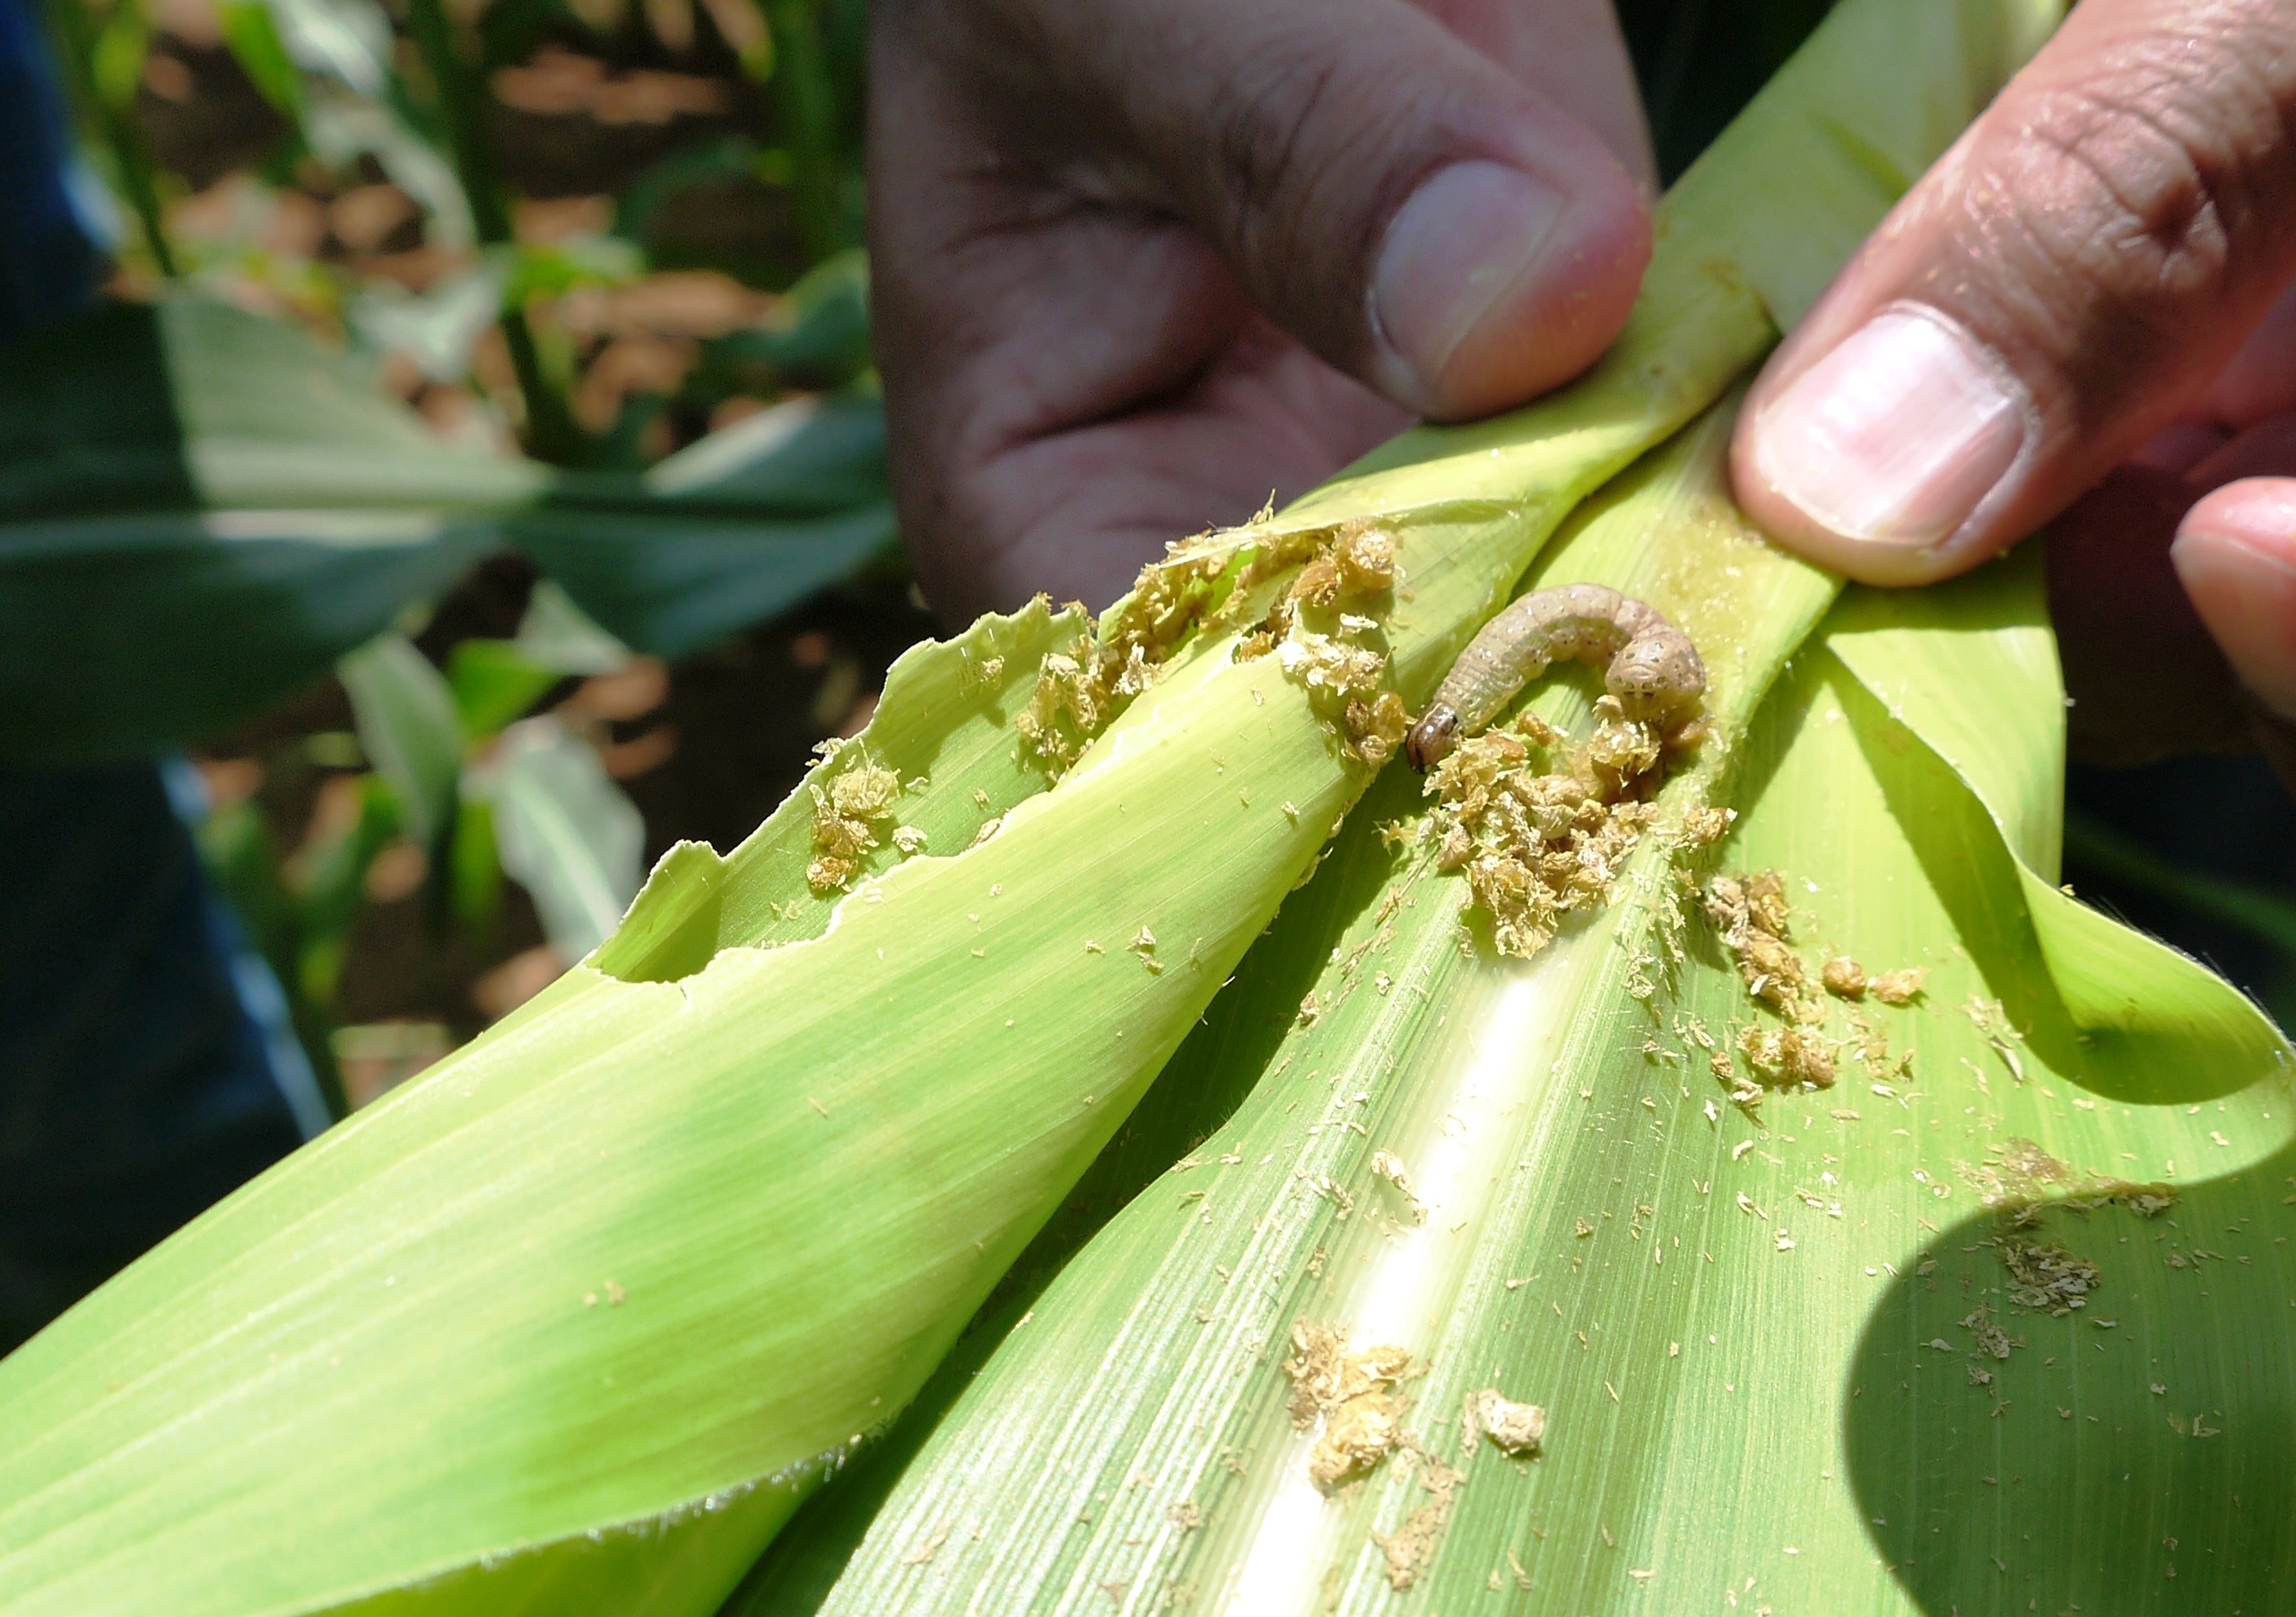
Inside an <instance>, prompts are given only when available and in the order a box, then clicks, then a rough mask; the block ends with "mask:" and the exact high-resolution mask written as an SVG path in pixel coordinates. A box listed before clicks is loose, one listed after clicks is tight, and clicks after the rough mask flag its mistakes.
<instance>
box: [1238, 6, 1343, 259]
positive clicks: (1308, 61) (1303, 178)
mask: <svg viewBox="0 0 2296 1617" xmlns="http://www.w3.org/2000/svg"><path fill="white" fill-rule="evenodd" d="M1340 77H1341V74H1340V69H1339V66H1338V65H1337V64H1336V63H1335V62H1333V61H1331V60H1330V59H1329V58H1328V57H1323V56H1321V55H1320V54H1319V53H1314V52H1310V51H1308V50H1306V49H1299V48H1286V47H1283V46H1280V45H1272V46H1269V47H1267V48H1265V49H1263V50H1262V51H1261V52H1260V53H1259V54H1258V55H1257V57H1256V58H1255V59H1254V60H1253V61H1251V62H1250V63H1248V64H1247V65H1244V66H1242V67H1240V68H1239V69H1238V70H1237V71H1235V72H1233V73H1231V74H1228V75H1227V76H1226V77H1225V78H1224V79H1223V81H1222V83H1221V84H1220V86H1219V88H1218V91H1217V92H1216V93H1215V95H1214V96H1213V103H1212V131H1211V133H1212V137H1213V139H1212V150H1213V152H1215V153H1216V154H1217V161H1218V163H1219V166H1220V171H1221V174H1222V178H1224V179H1225V181H1226V182H1227V184H1226V187H1225V192H1226V195H1225V197H1224V201H1225V204H1226V206H1227V208H1228V210H1229V211H1230V213H1231V218H1232V220H1233V222H1235V224H1236V225H1237V227H1238V228H1239V230H1248V229H1250V228H1252V226H1253V224H1254V222H1256V221H1259V220H1264V219H1265V218H1267V217H1268V216H1270V215H1280V214H1283V213H1289V212H1292V211H1295V204H1291V198H1294V197H1296V196H1299V194H1300V192H1301V191H1302V190H1308V189H1312V188H1313V186H1312V180H1313V178H1314V176H1313V165H1314V163H1315V161H1316V152H1317V143H1316V139H1315V136H1316V134H1317V132H1318V125H1319V124H1320V123H1321V122H1322V121H1323V119H1324V117H1325V116H1326V113H1327V111H1328V109H1329V108H1330V105H1331V103H1332V100H1333V96H1334V91H1335V89H1336V87H1337V85H1338V82H1339V79H1340Z"/></svg>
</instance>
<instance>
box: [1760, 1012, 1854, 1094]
mask: <svg viewBox="0 0 2296 1617" xmlns="http://www.w3.org/2000/svg"><path fill="white" fill-rule="evenodd" d="M1738 1053H1739V1054H1740V1055H1741V1056H1744V1057H1745V1058H1746V1065H1748V1066H1750V1067H1752V1068H1753V1070H1754V1072H1755V1073H1756V1074H1758V1075H1759V1076H1761V1078H1762V1079H1763V1080H1764V1081H1765V1082H1769V1083H1772V1084H1776V1085H1779V1087H1781V1088H1791V1087H1793V1086H1794V1085H1795V1084H1797V1083H1808V1084H1814V1085H1815V1086H1816V1087H1817V1088H1819V1089H1831V1088H1832V1087H1833V1081H1834V1065H1833V1049H1832V1048H1831V1046H1830V1045H1828V1044H1827V1043H1826V1041H1825V1039H1824V1038H1823V1037H1822V1035H1820V1034H1818V1033H1816V1032H1813V1030H1810V1029H1808V1028H1798V1027H1789V1028H1752V1027H1749V1028H1742V1029H1740V1030H1739V1032H1738Z"/></svg>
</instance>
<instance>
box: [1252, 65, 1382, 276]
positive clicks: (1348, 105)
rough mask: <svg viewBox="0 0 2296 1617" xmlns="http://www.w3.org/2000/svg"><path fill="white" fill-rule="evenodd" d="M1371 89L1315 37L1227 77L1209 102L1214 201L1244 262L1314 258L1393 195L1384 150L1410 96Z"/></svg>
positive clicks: (1298, 262)
mask: <svg viewBox="0 0 2296 1617" xmlns="http://www.w3.org/2000/svg"><path fill="white" fill-rule="evenodd" d="M1372 88H1373V87H1372V86H1370V85H1368V84H1366V83H1364V82H1363V74H1362V72H1361V68H1360V66H1359V65H1356V64H1352V63H1350V62H1348V61H1346V60H1345V59H1344V58H1343V57H1339V56H1337V55H1335V54H1334V53H1333V52H1332V51H1331V50H1329V49H1328V48H1326V42H1323V41H1316V40H1300V41H1295V42H1290V43H1271V44H1269V45H1268V46H1266V47H1265V48H1263V49H1262V50H1260V51H1259V52H1257V53H1256V54H1255V56H1254V58H1253V59H1252V60H1251V61H1250V62H1249V63H1248V64H1246V65H1243V66H1241V67H1240V68H1239V69H1238V70H1237V71H1235V72H1233V73H1231V74H1229V75H1227V77H1226V80H1225V82H1224V83H1222V86H1221V88H1220V91H1219V93H1218V94H1217V95H1216V96H1215V97H1214V99H1213V128H1212V135H1213V146H1212V150H1213V152H1215V153H1216V161H1217V162H1218V164H1219V169H1220V181H1221V184H1220V187H1219V188H1220V192H1221V195H1220V196H1219V197H1218V199H1217V204H1216V205H1217V206H1218V207H1219V208H1220V210H1221V211H1222V213H1223V214H1224V216H1225V222H1226V224H1227V227H1228V229H1227V232H1226V233H1227V235H1228V237H1229V239H1230V240H1231V241H1232V242H1234V243H1235V244H1236V245H1237V248H1238V249H1239V254H1240V256H1242V257H1243V258H1244V260H1245V261H1246V262H1247V263H1252V264H1258V265H1266V266H1283V267H1284V269H1285V272H1286V273H1290V272H1291V270H1295V269H1298V268H1304V267H1307V266H1308V265H1309V264H1310V263H1320V262H1321V261H1322V260H1324V259H1325V258H1327V257H1328V256H1329V255H1328V254H1320V253H1318V252H1317V251H1316V249H1317V248H1318V247H1329V246H1331V245H1334V239H1335V236H1336V237H1337V238H1339V239H1340V240H1341V241H1342V242H1344V239H1345V237H1346V235H1347V233H1348V232H1349V231H1350V230H1354V231H1356V232H1357V233H1359V234H1360V233H1361V232H1363V231H1367V230H1369V229H1370V224H1371V222H1372V221H1374V220H1375V219H1377V218H1378V217H1380V216H1382V210H1383V209H1384V207H1385V206H1386V204H1388V203H1390V202H1392V201H1393V200H1395V199H1394V198H1393V197H1391V196H1387V191H1389V190H1391V189H1392V188H1393V186H1392V184H1391V183H1390V182H1391V181H1392V179H1393V177H1392V176H1390V175H1388V174H1387V173H1386V172H1385V168H1386V165H1385V164H1384V163H1383V162H1382V161H1381V153H1382V152H1383V150H1384V149H1385V148H1386V147H1387V145H1388V144H1389V136H1390V134H1391V132H1392V131H1393V130H1394V129H1395V127H1396V123H1397V121H1398V119H1400V118H1404V117H1407V116H1408V110H1409V109H1408V108H1407V107H1405V106H1403V105H1400V104H1399V103H1402V102H1405V101H1406V100H1408V99H1409V98H1408V97H1407V96H1399V95H1397V94H1396V93H1395V92H1394V91H1393V90H1392V88H1391V89H1390V90H1389V91H1387V92H1384V93H1372ZM1353 246H1354V247H1355V248H1358V249H1361V250H1362V251H1366V252H1368V250H1369V243H1368V241H1361V242H1356V243H1354V244H1353ZM1330 267H1337V266H1336V265H1331V266H1330Z"/></svg>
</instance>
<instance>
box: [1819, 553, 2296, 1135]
mask: <svg viewBox="0 0 2296 1617" xmlns="http://www.w3.org/2000/svg"><path fill="white" fill-rule="evenodd" d="M2005 572H2006V575H2007V576H2006V577H2005V578H1987V579H1985V580H1984V581H1982V582H1980V583H1957V584H1953V585H1948V586H1945V587H1941V588H1936V589H1928V590H1920V591H1903V590H1899V591H1883V590H1859V591H1857V592H1854V593H1853V594H1852V596H1850V598H1849V599H1848V601H1846V602H1845V603H1844V604H1843V607H1842V610H1841V612H1840V613H1838V614H1837V617H1836V621H1835V623H1834V626H1833V629H1832V631H1831V636H1830V637H1829V639H1828V642H1827V643H1828V645H1829V646H1830V647H1831V648H1832V650H1833V653H1834V655H1835V656H1838V657H1839V658H1840V659H1841V661H1842V663H1843V664H1844V665H1845V666H1847V667H1848V670H1849V671H1850V673H1851V674H1854V675H1855V676H1856V677H1857V679H1858V680H1859V681H1860V682H1862V683H1863V684H1864V685H1865V688H1866V690H1867V691H1869V692H1870V693H1871V694H1872V695H1873V696H1874V699H1875V700H1878V701H1880V702H1881V703H1882V704H1883V707H1884V708H1885V709H1888V711H1889V712H1890V714H1891V716H1892V717H1894V718H1896V719H1897V720H1898V721H1899V722H1900V723H1901V724H1903V725H1905V726H1907V727H1908V728H1909V729H1910V730H1911V731H1912V732H1913V733H1914V734H1915V735H1918V736H1919V737H1920V738H1921V739H1922V741H1923V742H1924V743H1926V745H1927V746H1928V747H1929V749H1930V751H1932V752H1935V754H1936V755H1937V756H1938V758H1939V759H1941V760H1942V761H1944V763H1945V764H1946V766H1947V767H1948V768H1950V769H1952V771H1953V772H1954V773H1955V774H1956V775H1958V776H1959V777H1960V778H1961V781H1962V784H1963V785H1965V786H1966V787H1969V789H1970V791H1971V792H1972V793H1974V794H1975V795H1976V797H1977V799H1978V801H1979V803H1981V804H1984V805H1985V810H1986V813H1987V815H1988V816H1989V817H1990V818H1991V819H1992V821H1993V822H1994V825H1995V826H1996V828H1997V829H1998V830H1999V831H2000V833H2001V836H2002V839H2003V840H2004V842H2005V844H2006V845H2007V847H2008V848H2009V849H2010V851H2011V853H2012V854H2013V855H2014V856H2015V858H2016V862H2017V881H2018V885H2019V886H2020V888H2021V889H2022V892H2023V895H2024V903H2025V909H2026V912H2027V917H2028V921H2027V925H2028V926H2029V927H2030V929H2031V935H2032V939H2033V943H2034V944H2035V946H2036V947H2037V948H2038V949H2039V951H2040V952H2041V955H2042V957H2043V958H2044V959H2045V960H2046V961H2048V967H2049V971H2050V975H2051V977H2052V978H2054V980H2055V983H2056V986H2057V995H2058V996H2059V997H2060V998H2061V999H2062V1000H2063V1001H2064V1003H2065V1007H2066V1013H2067V1014H2068V1015H2069V1016H2070V1017H2071V1019H2072V1022H2073V1025H2074V1029H2075V1030H2076V1031H2075V1034H2074V1036H2075V1037H2076V1038H2078V1039H2080V1040H2081V1042H2082V1044H2083V1046H2084V1054H2085V1060H2084V1063H2083V1065H2084V1066H2085V1068H2086V1070H2088V1071H2089V1072H2090V1074H2092V1076H2091V1082H2092V1083H2093V1084H2094V1085H2095V1086H2096V1087H2097V1088H2098V1089H2099V1090H2100V1092H2104V1093H2109V1094H2111V1095H2113V1096H2115V1097H2116V1098H2118V1099H2121V1100H2135V1101H2140V1102H2148V1103H2152V1104H2161V1103H2164V1102H2167V1101H2171V1100H2187V1101H2190V1100H2213V1099H2214V1098H2215V1097H2216V1096H2218V1095H2222V1094H2227V1093H2230V1092H2231V1091H2233V1090H2236V1089H2239V1088H2240V1087H2242V1086H2243V1085H2245V1084H2247V1083H2248V1082H2250V1081H2251V1080H2252V1077H2253V1074H2256V1073H2257V1071H2258V1070H2259V1069H2260V1068H2261V1067H2263V1066H2266V1065H2269V1064H2270V1063H2272V1062H2273V1061H2274V1060H2276V1059H2277V1058H2278V1054H2279V1052H2280V1051H2281V1050H2282V1048H2283V1045H2282V1041H2281V1038H2280V1034H2279V1032H2278V1030H2276V1029H2274V1027H2273V1026H2272V1024H2271V1023H2270V1022H2268V1021H2266V1020H2265V1019H2264V1018H2263V1017H2262V1016H2260V1015H2258V1014H2257V1009H2256V1007H2255V1006H2254V1005H2252V1004H2249V1003H2248V1000H2247V999H2245V998H2243V997H2242V996H2241V995H2240V994H2239V991H2238V990H2236V989H2234V988H2233V987H2231V985H2230V984H2229V983H2227V982H2225V981H2224V979H2223V978H2220V977H2218V976H2217V975H2216V974H2215V973H2214V972H2213V971H2210V970H2208V969H2206V968H2205V967H2203V966H2201V965H2199V964H2198V963H2196V962H2195V961H2190V960H2187V959H2186V958H2185V957H2184V956H2182V955H2179V954H2178V953H2177V952H2175V951H2173V950H2171V949H2170V948H2169V947H2168V946H2167V945H2166V944H2163V943H2160V942H2158V941H2157V940H2155V939H2152V938H2149V937H2146V936H2145V935H2144V934H2142V933H2139V932H2135V931H2132V930H2131V929H2129V928H2128V927H2126V926H2119V925H2117V924H2115V923H2114V922H2112V921H2111V920H2109V919H2108V918H2107V917H2104V916H2102V915H2100V914H2099V913H2098V912H2097V911H2095V910H2093V909H2092V908H2089V907H2088V906H2087V905H2085V904H2083V903H2081V902H2080V901H2079V900H2076V899H2074V897H2072V896H2071V895H2070V894H2068V893H2066V892H2065V891H2062V890H2061V889H2060V888H2059V886H2058V885H2057V877H2058V874H2059V873H2058V868H2057V865H2058V854H2059V848H2060V844H2061V842H2062V839H2063V823H2064V822H2063V804H2064V798H2065V785H2064V781H2065V744H2064V708H2065V684H2064V681H2063V679H2062V677H2061V676H2060V675H2059V674H2058V672H2057V645H2056V641H2055V639H2054V638H2053V637H2052V636H2051V635H2050V633H2049V630H2048V607H2047V603H2046V599H2045V596H2046V586H2045V584H2044V582H2043V579H2042V577H2041V569H2040V547H2039V546H2038V545H2032V546H2028V547H2027V548H2026V549H2025V550H2024V551H2022V552H2019V553H2018V555H2017V556H2016V558H2015V559H2014V560H2013V561H2011V562H2009V563H2007V564H2006V567H2005Z"/></svg>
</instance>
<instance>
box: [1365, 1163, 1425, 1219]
mask: <svg viewBox="0 0 2296 1617" xmlns="http://www.w3.org/2000/svg"><path fill="white" fill-rule="evenodd" d="M1371 1171H1372V1173H1374V1174H1375V1175H1377V1176H1378V1178H1382V1179H1385V1180H1386V1181H1387V1183H1388V1184H1390V1185H1392V1186H1394V1187H1395V1191H1396V1195H1399V1196H1401V1197H1402V1198H1403V1199H1404V1204H1405V1206H1407V1207H1409V1208H1410V1209H1411V1221H1412V1222H1413V1223H1414V1224H1423V1223H1425V1222H1426V1221H1427V1204H1426V1203H1424V1202H1422V1201H1421V1200H1420V1199H1419V1195H1418V1193H1417V1192H1416V1191H1414V1190H1413V1189H1412V1187H1411V1175H1410V1174H1409V1173H1408V1172H1407V1171H1405V1168H1404V1165H1403V1159H1402V1158H1401V1157H1399V1156H1397V1155H1396V1153H1395V1152H1391V1151H1375V1152H1372V1153H1371Z"/></svg>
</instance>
